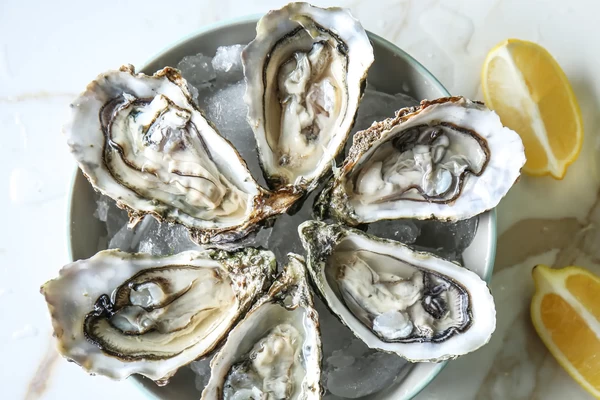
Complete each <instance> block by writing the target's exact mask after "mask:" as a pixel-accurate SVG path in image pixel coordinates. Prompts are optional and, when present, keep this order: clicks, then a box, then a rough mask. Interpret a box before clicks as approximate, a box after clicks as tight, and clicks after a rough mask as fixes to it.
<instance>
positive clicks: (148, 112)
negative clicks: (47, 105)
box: [64, 66, 297, 243]
mask: <svg viewBox="0 0 600 400" xmlns="http://www.w3.org/2000/svg"><path fill="white" fill-rule="evenodd" d="M64 131H65V134H66V136H67V140H68V144H69V147H70V149H71V152H72V153H73V155H74V156H75V158H76V160H77V162H78V163H79V167H80V168H81V170H82V171H83V173H84V174H85V175H86V177H87V178H88V180H89V181H90V183H91V184H92V185H93V186H94V188H95V189H96V190H99V191H100V192H102V193H103V194H105V195H107V196H109V197H111V198H113V199H114V200H116V202H117V204H118V205H119V206H120V207H122V208H126V209H127V211H128V212H129V215H130V219H131V221H132V223H135V222H136V221H139V220H140V219H141V218H142V217H143V216H144V215H146V214H151V215H153V216H154V217H156V218H157V219H159V220H166V221H171V222H177V223H181V224H183V225H185V226H186V227H187V228H189V229H190V232H191V236H192V238H193V239H194V240H196V241H198V242H201V243H206V242H211V243H220V242H229V241H233V240H236V239H238V238H241V237H243V236H245V235H247V234H248V233H249V232H250V231H252V230H253V229H256V228H257V226H258V224H259V223H261V222H264V220H265V219H266V218H268V217H271V216H273V215H276V214H278V213H281V212H284V211H285V210H286V209H287V208H288V207H289V206H290V205H291V204H292V203H293V202H294V200H295V199H296V198H297V196H296V195H290V194H288V193H285V192H284V191H280V192H278V194H277V195H274V194H272V193H270V192H267V191H266V190H264V189H262V188H261V187H260V186H259V185H258V184H257V183H256V181H255V180H254V179H253V178H252V175H251V174H250V172H249V171H248V169H247V167H246V163H245V162H244V161H243V160H242V159H241V158H240V155H239V154H238V152H237V151H236V150H235V149H234V148H233V146H232V145H231V144H230V143H229V142H228V141H227V140H226V139H224V138H223V137H221V136H220V135H219V133H218V132H217V131H216V130H215V128H214V127H213V126H212V125H211V124H210V123H209V122H208V121H207V120H206V119H205V118H204V116H203V115H202V114H201V113H200V112H199V111H198V110H197V109H196V108H195V105H194V104H193V101H192V100H191V97H190V93H189V91H188V88H187V84H186V82H185V80H184V79H183V78H182V77H181V76H180V75H179V73H178V72H177V71H176V70H174V69H172V68H168V67H167V68H164V69H162V70H160V71H158V72H156V73H155V74H154V76H147V75H143V74H135V73H134V70H133V67H131V66H124V67H122V68H121V69H120V70H119V71H110V72H107V73H104V74H102V75H100V76H99V77H98V78H96V80H94V81H93V82H92V83H90V84H89V85H88V87H87V90H86V91H85V92H84V93H83V94H81V95H80V96H79V97H78V98H77V99H76V100H75V101H74V102H73V103H72V104H71V119H70V121H69V123H67V124H66V126H65V129H64Z"/></svg>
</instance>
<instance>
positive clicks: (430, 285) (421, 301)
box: [298, 221, 496, 362]
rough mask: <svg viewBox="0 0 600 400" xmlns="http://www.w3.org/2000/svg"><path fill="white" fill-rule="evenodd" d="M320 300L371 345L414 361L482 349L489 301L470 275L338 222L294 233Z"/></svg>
mask: <svg viewBox="0 0 600 400" xmlns="http://www.w3.org/2000/svg"><path fill="white" fill-rule="evenodd" d="M298 231H299V233H300V237H301V239H302V244H303V246H304V247H305V249H306V251H307V253H308V255H307V258H308V262H307V265H308V270H309V272H310V275H311V278H312V281H313V283H314V285H315V286H316V289H317V290H318V292H319V293H320V295H321V296H322V297H323V299H324V301H325V303H326V304H327V305H328V307H329V308H330V309H331V310H332V311H333V313H334V314H335V315H337V316H338V318H339V319H340V320H341V321H342V322H343V323H344V324H346V325H347V326H348V327H349V328H350V329H351V330H352V331H353V332H354V334H355V335H356V336H357V337H358V338H360V339H361V340H363V341H364V342H365V343H366V344H367V345H368V346H369V347H371V348H375V349H379V350H382V351H386V352H393V353H396V354H398V355H400V356H401V357H404V358H406V359H407V360H409V361H412V362H421V361H441V360H446V359H451V358H456V357H458V356H461V355H464V354H467V353H469V352H472V351H474V350H476V349H478V348H479V347H481V346H483V345H484V344H486V343H487V342H488V341H489V339H490V337H491V335H492V332H493V331H494V330H495V327H496V311H495V306H494V300H493V298H492V295H491V293H490V290H489V288H488V287H487V285H486V283H485V282H484V281H483V280H481V278H479V276H477V275H476V274H475V273H474V272H472V271H469V270H468V269H466V268H463V267H461V266H460V265H458V264H454V263H452V262H450V261H447V260H444V259H442V258H438V257H436V256H434V255H432V254H429V253H425V252H417V251H413V250H411V249H410V248H409V247H407V246H405V245H403V244H401V243H399V242H395V241H392V240H386V239H379V238H376V237H374V236H371V235H368V234H366V233H363V232H362V231H359V230H356V229H352V228H347V227H344V226H343V225H328V224H326V223H323V222H319V221H307V222H304V223H303V224H301V225H300V227H299V228H298Z"/></svg>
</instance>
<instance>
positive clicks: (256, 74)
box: [242, 3, 374, 190]
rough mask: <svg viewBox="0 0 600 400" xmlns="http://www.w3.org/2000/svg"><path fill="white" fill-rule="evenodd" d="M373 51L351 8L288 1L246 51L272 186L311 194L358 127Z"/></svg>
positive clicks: (263, 22)
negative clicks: (357, 113)
mask: <svg viewBox="0 0 600 400" xmlns="http://www.w3.org/2000/svg"><path fill="white" fill-rule="evenodd" d="M373 60H374V57H373V48H372V46H371V43H370V42H369V39H368V37H367V34H366V32H365V30H364V29H363V28H362V26H361V25H360V23H359V22H358V20H356V19H355V18H354V17H353V16H352V14H350V12H349V11H348V10H346V9H342V8H338V7H333V8H325V9H324V8H319V7H314V6H312V5H310V4H307V3H290V4H288V5H286V6H285V7H283V8H281V9H279V10H272V11H270V12H269V13H267V14H266V15H265V16H264V17H262V18H261V19H260V21H259V22H258V25H257V27H256V38H255V39H254V40H253V41H252V42H250V44H248V46H247V47H246V48H245V49H244V50H243V52H242V63H243V67H244V76H245V79H246V84H247V89H246V95H245V97H244V100H245V102H246V104H247V105H248V121H249V123H250V126H251V127H252V129H253V130H254V135H255V137H256V142H257V145H258V152H259V158H260V162H261V166H262V168H263V173H264V175H265V178H266V180H267V182H268V183H269V186H270V187H271V188H274V189H278V188H281V187H285V186H290V185H291V186H295V187H296V188H298V189H301V190H312V189H313V188H314V187H316V186H317V185H318V183H319V179H320V178H321V177H323V176H324V175H325V174H326V173H327V171H329V169H330V168H331V163H332V161H333V160H334V159H335V157H336V156H337V155H338V154H339V153H340V151H341V150H342V148H343V146H344V144H345V142H346V139H347V138H348V135H349V133H350V130H351V129H352V125H353V124H354V118H355V115H356V112H357V110H358V105H359V103H360V100H361V98H362V95H363V91H364V87H365V79H366V77H367V71H368V69H369V67H370V66H371V64H372V63H373Z"/></svg>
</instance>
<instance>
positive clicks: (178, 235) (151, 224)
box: [133, 216, 201, 256]
mask: <svg viewBox="0 0 600 400" xmlns="http://www.w3.org/2000/svg"><path fill="white" fill-rule="evenodd" d="M146 223H147V225H146V226H144V225H143V224H146ZM140 225H141V226H140V231H139V232H141V233H139V240H138V247H137V251H139V252H140V253H147V254H152V255H158V256H166V255H171V254H177V253H180V252H182V251H186V250H200V249H201V247H200V246H198V245H197V244H196V243H194V242H192V240H191V239H190V237H189V233H188V231H187V229H186V228H185V227H184V226H183V225H177V224H169V223H160V222H158V221H156V220H155V219H154V218H152V217H150V216H147V217H146V218H144V220H143V221H142V223H141V224H140ZM134 240H135V239H134ZM133 246H135V243H133Z"/></svg>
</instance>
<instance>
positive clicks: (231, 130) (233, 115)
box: [198, 80, 265, 185]
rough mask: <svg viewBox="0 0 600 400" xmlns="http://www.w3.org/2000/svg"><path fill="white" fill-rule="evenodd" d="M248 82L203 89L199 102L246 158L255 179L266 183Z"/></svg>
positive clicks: (223, 134)
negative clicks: (252, 124)
mask: <svg viewBox="0 0 600 400" xmlns="http://www.w3.org/2000/svg"><path fill="white" fill-rule="evenodd" d="M245 91H246V83H245V82H244V81H243V80H242V81H238V82H235V83H232V84H228V85H226V86H224V87H222V88H220V89H216V90H210V91H204V92H201V93H200V95H199V98H198V99H199V100H198V101H199V104H200V107H201V108H202V109H204V111H205V113H206V117H207V118H208V119H209V120H210V121H212V122H213V123H214V124H215V126H216V127H217V130H218V131H219V133H220V134H221V135H222V136H223V137H225V138H226V139H227V140H229V141H230V142H231V143H232V144H233V146H234V147H235V148H236V150H237V151H238V152H239V153H240V155H241V156H242V158H243V159H244V160H245V161H246V164H247V165H248V169H249V170H250V172H251V173H252V176H253V177H254V179H256V180H257V181H258V182H259V183H260V184H263V185H264V184H265V181H264V178H263V174H262V169H261V168H260V164H259V162H258V157H257V152H256V140H255V139H254V132H252V129H251V128H250V125H249V124H248V122H247V120H246V116H247V114H248V107H247V106H246V103H244V99H243V97H244V93H245Z"/></svg>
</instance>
